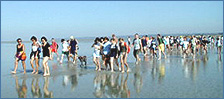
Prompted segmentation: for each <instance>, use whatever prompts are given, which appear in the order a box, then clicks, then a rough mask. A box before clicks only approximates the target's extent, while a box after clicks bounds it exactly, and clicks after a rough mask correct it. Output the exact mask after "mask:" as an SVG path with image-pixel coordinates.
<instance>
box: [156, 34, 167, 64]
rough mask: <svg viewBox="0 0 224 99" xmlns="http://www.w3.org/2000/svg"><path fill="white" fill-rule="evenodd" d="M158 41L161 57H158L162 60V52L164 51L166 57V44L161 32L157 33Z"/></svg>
mask: <svg viewBox="0 0 224 99" xmlns="http://www.w3.org/2000/svg"><path fill="white" fill-rule="evenodd" d="M157 41H158V49H159V58H158V60H160V59H161V52H162V53H163V55H164V56H165V58H166V54H165V45H164V41H163V39H162V38H161V36H160V34H158V35H157Z"/></svg>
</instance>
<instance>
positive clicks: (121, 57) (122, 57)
mask: <svg viewBox="0 0 224 99" xmlns="http://www.w3.org/2000/svg"><path fill="white" fill-rule="evenodd" d="M120 61H121V68H122V71H121V72H122V73H124V54H123V53H122V55H121V56H120Z"/></svg>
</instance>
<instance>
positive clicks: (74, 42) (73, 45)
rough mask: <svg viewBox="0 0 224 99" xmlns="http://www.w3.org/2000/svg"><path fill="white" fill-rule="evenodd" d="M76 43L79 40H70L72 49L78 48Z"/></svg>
mask: <svg viewBox="0 0 224 99" xmlns="http://www.w3.org/2000/svg"><path fill="white" fill-rule="evenodd" d="M76 45H77V42H76V41H75V40H73V41H71V42H70V45H69V46H71V51H75V50H76Z"/></svg>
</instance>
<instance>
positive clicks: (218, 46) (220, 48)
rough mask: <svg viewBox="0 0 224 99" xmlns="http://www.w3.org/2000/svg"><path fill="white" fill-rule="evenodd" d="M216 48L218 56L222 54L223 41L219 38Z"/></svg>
mask: <svg viewBox="0 0 224 99" xmlns="http://www.w3.org/2000/svg"><path fill="white" fill-rule="evenodd" d="M216 47H217V51H218V54H221V50H222V41H221V39H220V38H219V37H217V39H216Z"/></svg>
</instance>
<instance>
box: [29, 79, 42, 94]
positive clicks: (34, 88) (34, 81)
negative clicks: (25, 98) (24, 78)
mask: <svg viewBox="0 0 224 99" xmlns="http://www.w3.org/2000/svg"><path fill="white" fill-rule="evenodd" d="M31 92H32V96H33V98H42V93H41V89H40V86H39V78H32V84H31Z"/></svg>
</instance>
